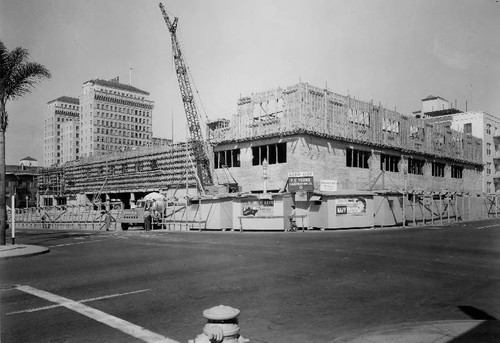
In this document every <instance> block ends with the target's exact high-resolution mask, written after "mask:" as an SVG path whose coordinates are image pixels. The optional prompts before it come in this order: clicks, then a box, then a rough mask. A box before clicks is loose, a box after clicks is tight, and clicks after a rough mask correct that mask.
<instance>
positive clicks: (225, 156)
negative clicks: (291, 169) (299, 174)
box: [214, 143, 286, 169]
mask: <svg viewBox="0 0 500 343" xmlns="http://www.w3.org/2000/svg"><path fill="white" fill-rule="evenodd" d="M264 161H266V162H267V163H268V164H277V163H286V143H277V144H267V145H260V146H255V147H252V165H253V166H259V165H262V164H263V163H264ZM226 167H228V168H231V167H241V161H240V149H232V150H224V151H216V152H214V168H215V169H219V168H226Z"/></svg>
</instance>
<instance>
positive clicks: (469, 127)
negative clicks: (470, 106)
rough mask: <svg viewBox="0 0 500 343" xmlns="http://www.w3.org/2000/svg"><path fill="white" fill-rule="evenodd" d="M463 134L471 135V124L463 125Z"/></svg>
mask: <svg viewBox="0 0 500 343" xmlns="http://www.w3.org/2000/svg"><path fill="white" fill-rule="evenodd" d="M464 132H465V133H472V123H467V124H464Z"/></svg>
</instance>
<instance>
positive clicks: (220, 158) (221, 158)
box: [214, 149, 241, 169]
mask: <svg viewBox="0 0 500 343" xmlns="http://www.w3.org/2000/svg"><path fill="white" fill-rule="evenodd" d="M224 167H228V168H231V167H241V161H240V149H233V150H225V151H216V152H214V168H215V169H219V168H224Z"/></svg>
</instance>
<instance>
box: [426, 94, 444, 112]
mask: <svg viewBox="0 0 500 343" xmlns="http://www.w3.org/2000/svg"><path fill="white" fill-rule="evenodd" d="M450 108H451V103H450V102H448V101H447V100H446V99H443V98H440V97H436V98H435V99H432V100H422V112H423V113H427V112H434V111H442V110H449V109H450Z"/></svg>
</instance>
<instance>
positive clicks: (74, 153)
mask: <svg viewBox="0 0 500 343" xmlns="http://www.w3.org/2000/svg"><path fill="white" fill-rule="evenodd" d="M79 127H80V119H79V118H75V119H73V120H71V121H66V122H64V123H62V124H61V164H64V163H66V162H69V161H74V160H78V158H79V156H80V154H79V150H80V130H79Z"/></svg>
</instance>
